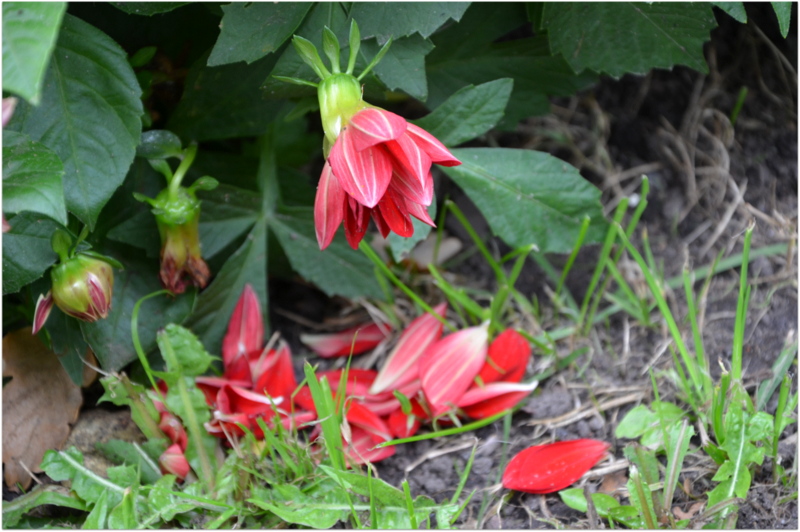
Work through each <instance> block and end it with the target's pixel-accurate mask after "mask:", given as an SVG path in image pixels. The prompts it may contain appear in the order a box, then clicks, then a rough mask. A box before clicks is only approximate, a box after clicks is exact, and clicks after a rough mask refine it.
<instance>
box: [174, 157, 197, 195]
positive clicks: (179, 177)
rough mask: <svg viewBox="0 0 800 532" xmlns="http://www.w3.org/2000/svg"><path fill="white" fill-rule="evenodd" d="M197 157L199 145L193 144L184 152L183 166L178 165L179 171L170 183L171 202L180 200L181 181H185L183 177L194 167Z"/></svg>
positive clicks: (176, 171)
mask: <svg viewBox="0 0 800 532" xmlns="http://www.w3.org/2000/svg"><path fill="white" fill-rule="evenodd" d="M196 156H197V144H196V143H194V142H193V143H191V144H190V145H189V147H188V148H186V149H185V150H184V151H183V159H182V160H181V164H179V165H178V169H177V170H175V174H173V176H172V180H171V181H170V182H169V197H170V199H171V200H173V201H174V200H176V199H177V198H178V189H179V188H180V186H181V181H183V177H184V176H185V175H186V172H187V171H188V170H189V168H190V167H191V166H192V163H193V162H194V158H195V157H196Z"/></svg>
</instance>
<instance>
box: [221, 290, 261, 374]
mask: <svg viewBox="0 0 800 532" xmlns="http://www.w3.org/2000/svg"><path fill="white" fill-rule="evenodd" d="M263 345H264V323H263V322H262V321H261V305H260V303H259V302H258V296H257V295H256V293H255V291H254V290H253V287H252V286H250V285H249V284H246V285H245V286H244V290H242V295H241V296H240V297H239V301H238V303H236V308H234V309H233V315H232V316H231V321H230V322H228V332H227V333H226V334H225V338H223V340H222V363H223V364H224V365H225V366H226V367H227V366H228V364H230V363H231V362H232V361H233V359H235V358H237V357H239V356H243V355H246V354H247V353H249V352H250V351H256V350H259V349H261V347H262V346H263Z"/></svg>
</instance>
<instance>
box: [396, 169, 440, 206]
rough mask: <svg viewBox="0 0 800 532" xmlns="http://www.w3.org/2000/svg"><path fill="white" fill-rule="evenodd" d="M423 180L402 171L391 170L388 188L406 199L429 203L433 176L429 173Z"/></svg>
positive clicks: (431, 198) (431, 199) (431, 194)
mask: <svg viewBox="0 0 800 532" xmlns="http://www.w3.org/2000/svg"><path fill="white" fill-rule="evenodd" d="M428 176H429V177H426V178H425V180H424V181H419V180H418V179H417V178H416V177H413V176H409V175H407V174H404V173H398V172H397V171H396V169H395V171H393V172H392V181H391V182H390V183H389V188H388V190H394V191H395V193H397V194H399V195H400V196H402V197H403V198H405V199H406V200H408V201H413V202H415V203H420V204H422V205H430V204H431V202H432V201H433V176H432V175H431V174H430V173H429V174H428Z"/></svg>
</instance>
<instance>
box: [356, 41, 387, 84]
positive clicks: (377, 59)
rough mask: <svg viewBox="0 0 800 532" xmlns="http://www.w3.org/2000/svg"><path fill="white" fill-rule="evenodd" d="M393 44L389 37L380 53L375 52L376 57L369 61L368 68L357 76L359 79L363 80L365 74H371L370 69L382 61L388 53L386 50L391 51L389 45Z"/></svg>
mask: <svg viewBox="0 0 800 532" xmlns="http://www.w3.org/2000/svg"><path fill="white" fill-rule="evenodd" d="M391 45H392V38H391V37H389V40H388V41H386V44H384V45H383V47H382V48H381V49H380V50H378V53H377V54H375V57H373V58H372V61H370V62H369V65H367V68H365V69H364V71H363V72H362V73H361V74H359V75H358V77H357V78H356V79H357V80H358V81H361V80H362V79H363V78H364V76H366V75H367V74H369V71H370V70H372V68H373V67H374V66H375V65H377V64H378V63H380V61H381V59H383V56H384V55H386V52H388V51H389V47H390V46H391Z"/></svg>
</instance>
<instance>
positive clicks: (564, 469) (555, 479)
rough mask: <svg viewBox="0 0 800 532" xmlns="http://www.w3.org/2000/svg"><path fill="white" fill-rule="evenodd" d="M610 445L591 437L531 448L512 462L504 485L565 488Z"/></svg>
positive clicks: (526, 488)
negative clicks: (590, 438)
mask: <svg viewBox="0 0 800 532" xmlns="http://www.w3.org/2000/svg"><path fill="white" fill-rule="evenodd" d="M609 447H610V445H609V444H607V443H606V442H602V441H598V440H589V439H584V440H572V441H561V442H556V443H550V444H547V445H536V446H534V447H529V448H527V449H525V450H524V451H522V452H520V453H519V454H517V455H516V456H515V457H514V458H512V459H511V461H510V462H509V463H508V466H506V470H505V472H504V473H503V486H504V487H506V488H508V489H512V490H517V491H524V492H527V493H553V492H554V491H559V490H562V489H564V488H566V487H567V486H569V485H570V484H572V483H573V482H575V481H577V480H578V479H579V478H581V476H583V474H584V473H586V472H587V471H588V470H589V469H591V468H592V466H594V465H595V464H596V463H597V462H599V461H600V459H601V458H602V457H603V455H604V454H605V453H606V451H607V450H608V449H609Z"/></svg>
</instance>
